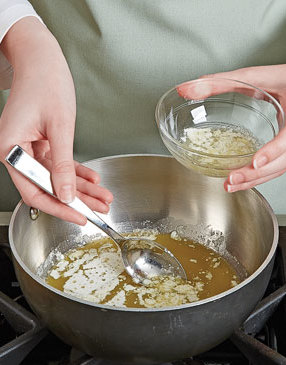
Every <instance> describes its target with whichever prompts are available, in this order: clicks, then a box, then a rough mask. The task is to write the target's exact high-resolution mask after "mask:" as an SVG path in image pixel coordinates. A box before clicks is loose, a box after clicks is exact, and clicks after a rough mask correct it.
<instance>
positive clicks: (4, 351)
mask: <svg viewBox="0 0 286 365" xmlns="http://www.w3.org/2000/svg"><path fill="white" fill-rule="evenodd" d="M7 242H8V227H6V226H5V227H3V226H2V227H0V365H20V364H21V365H120V364H118V363H114V362H110V361H107V360H100V359H95V358H91V357H89V356H88V355H85V354H83V353H81V352H79V351H78V350H76V349H74V348H71V347H70V346H68V345H67V344H65V343H63V342H62V341H61V340H60V339H58V338H57V337H56V336H54V335H53V334H52V333H50V332H49V331H48V330H47V329H46V328H45V327H44V326H43V325H42V324H41V323H40V322H39V320H38V319H37V318H36V317H35V315H34V314H33V312H32V311H31V309H30V308H29V306H28V304H27V302H26V301H25V298H24V296H23V294H22V292H21V289H20V287H19V284H18V282H17V279H16V276H15V273H14V269H13V265H12V262H11V253H10V249H9V245H8V243H7ZM285 274H286V227H280V238H279V247H278V250H277V255H276V261H275V265H274V270H273V273H272V277H271V280H270V282H269V285H268V288H267V291H266V293H265V296H264V298H263V299H262V301H261V302H260V303H259V304H258V306H257V307H256V308H255V310H254V311H253V312H252V314H251V315H250V316H249V317H248V319H247V320H246V321H245V322H244V324H243V325H242V327H241V328H239V329H237V330H236V331H235V333H234V334H233V335H232V336H231V337H230V339H229V340H227V341H225V342H223V343H222V344H220V345H219V346H217V347H215V348H213V349H212V350H210V351H208V352H206V353H203V354H200V355H198V356H195V357H194V358H192V359H184V360H178V361H175V362H172V363H165V364H161V365H276V364H277V365H278V364H279V365H286V326H285V324H286V316H285V314H286V306H285V304H286V303H285V301H284V300H283V298H284V296H285V295H286V275H285Z"/></svg>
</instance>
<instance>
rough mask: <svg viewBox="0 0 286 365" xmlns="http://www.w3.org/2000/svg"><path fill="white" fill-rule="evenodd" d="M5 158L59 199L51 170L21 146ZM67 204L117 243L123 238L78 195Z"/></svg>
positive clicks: (16, 147) (13, 149) (14, 148)
mask: <svg viewBox="0 0 286 365" xmlns="http://www.w3.org/2000/svg"><path fill="white" fill-rule="evenodd" d="M5 160H6V161H7V162H8V163H9V164H10V165H11V166H12V167H14V168H15V169H16V170H17V171H19V172H20V173H21V174H22V175H24V176H25V177H27V178H28V179H29V180H31V181H32V182H33V183H34V184H35V185H37V186H38V187H39V188H41V189H42V190H44V191H45V192H46V193H48V194H50V195H52V196H53V197H54V198H56V199H57V196H56V195H55V194H54V190H53V186H52V181H51V174H50V172H49V170H47V169H46V168H45V167H44V166H43V165H41V164H40V163H39V162H38V161H37V160H35V159H34V158H33V157H32V156H30V155H29V154H28V153H27V152H25V151H24V150H23V149H22V148H21V147H20V146H18V145H16V146H15V147H13V148H12V150H11V151H10V152H9V153H8V155H7V156H6V158H5ZM66 205H68V206H69V207H71V208H73V209H74V210H76V211H77V212H79V213H81V214H82V215H84V216H85V217H86V218H87V219H88V220H89V221H90V222H92V223H93V224H95V225H96V226H97V227H98V228H100V229H101V230H102V231H103V232H105V233H106V234H107V235H108V236H110V237H111V238H112V239H113V240H114V241H115V242H116V243H118V241H119V242H120V241H121V240H122V239H123V237H122V236H121V235H120V234H119V233H117V232H115V231H114V229H113V228H111V227H110V226H109V225H108V224H107V223H105V222H104V221H103V220H102V219H101V218H100V217H99V216H98V215H97V214H96V213H94V212H93V211H92V210H91V209H90V208H89V207H88V206H87V205H86V204H85V203H84V202H83V201H82V200H80V199H79V198H77V197H76V198H75V199H74V200H73V201H72V202H71V203H69V204H66Z"/></svg>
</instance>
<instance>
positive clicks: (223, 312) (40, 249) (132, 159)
mask: <svg viewBox="0 0 286 365" xmlns="http://www.w3.org/2000/svg"><path fill="white" fill-rule="evenodd" d="M87 165H88V166H89V167H91V168H93V169H95V170H96V171H97V172H98V173H99V174H100V176H101V181H102V184H103V186H105V187H107V188H108V189H110V190H111V191H112V192H113V194H114V196H115V200H114V202H113V203H112V207H111V212H110V213H109V214H108V216H107V217H105V219H107V221H108V222H109V223H110V224H112V226H113V227H115V228H116V229H117V230H118V231H119V232H127V231H128V232H130V231H132V230H133V229H136V228H154V227H158V228H159V229H160V230H163V231H165V232H166V231H171V230H174V229H176V228H177V229H183V231H184V232H188V234H190V233H192V232H195V236H196V237H198V238H199V239H200V240H201V242H202V243H203V244H206V245H209V246H210V247H212V248H213V249H215V250H217V251H219V252H220V253H222V254H223V255H225V257H226V258H232V263H233V264H235V265H237V268H238V269H239V270H240V272H241V273H242V274H241V275H243V273H245V272H247V273H248V277H247V278H246V279H244V280H243V281H242V283H241V284H239V285H238V286H236V287H234V288H232V289H230V290H228V291H226V292H223V293H221V294H219V295H217V296H214V297H211V298H208V299H206V300H202V301H199V302H196V303H192V304H187V305H183V306H180V307H169V308H162V309H131V308H116V307H110V306H106V305H97V304H94V303H90V302H87V301H84V300H80V299H77V298H74V297H72V296H70V295H67V294H64V293H63V292H61V291H58V290H56V289H54V288H52V287H50V286H49V285H47V284H46V283H45V281H44V279H43V277H41V276H40V274H39V272H40V271H39V267H41V268H42V272H44V267H43V264H44V263H45V262H46V259H47V257H48V256H49V254H50V253H51V252H52V251H53V250H55V249H56V248H57V249H58V250H59V251H61V252H65V251H66V250H68V249H69V248H71V247H74V246H75V245H76V244H78V243H79V242H82V241H83V240H86V238H87V237H88V236H90V235H93V234H95V233H98V232H99V231H98V232H97V231H96V228H94V227H93V225H91V224H89V223H88V224H87V225H86V226H85V227H79V226H77V225H74V224H70V223H67V222H64V221H61V220H59V219H57V218H55V217H52V216H49V215H47V214H44V213H42V212H40V214H39V215H38V216H36V215H35V214H31V211H30V208H29V207H27V206H26V205H25V204H24V203H23V202H20V203H19V204H18V205H17V207H16V209H15V211H14V213H13V216H12V219H11V223H10V228H9V237H10V244H11V249H12V252H13V259H14V266H15V269H16V273H17V277H18V280H19V283H20V285H21V288H22V290H23V293H24V295H25V297H26V299H27V300H28V302H29V303H30V305H31V307H32V309H33V310H34V311H35V313H36V314H37V315H38V316H39V317H40V318H41V319H42V320H43V322H44V323H45V324H46V325H47V326H48V327H49V329H50V330H51V331H52V332H54V333H55V334H56V335H57V336H59V337H60V338H61V339H62V340H63V341H65V342H67V343H68V344H70V345H72V346H74V347H76V348H78V349H80V350H82V351H84V352H85V353H87V354H90V355H94V356H96V357H98V358H108V359H113V360H116V361H119V362H120V363H124V362H126V363H130V364H140V363H141V364H153V363H160V362H161V363H162V362H166V361H171V360H177V359H182V358H186V357H190V356H193V355H195V354H198V353H201V352H204V351H206V350H208V349H210V348H211V347H213V346H215V345H217V344H219V343H220V342H222V341H224V340H225V339H226V338H228V337H229V336H230V335H231V333H232V332H233V331H234V330H235V329H236V328H237V327H239V325H240V324H241V323H242V322H243V321H244V320H245V319H246V318H247V316H248V315H249V313H250V312H251V311H252V309H253V308H254V306H255V305H256V304H257V302H258V301H259V300H260V299H261V297H262V296H263V294H264V291H265V289H266V287H267V284H268V281H269V278H270V275H271V271H272V267H273V262H274V254H275V250H276V247H277V242H278V224H277V220H276V218H275V215H274V214H273V212H272V209H271V208H270V206H269V205H268V203H267V202H266V200H265V199H264V198H263V197H262V196H261V195H260V194H259V193H258V192H257V191H256V190H255V189H252V190H248V191H242V192H237V193H233V194H228V193H226V192H225V191H224V190H223V186H222V185H223V182H222V180H221V179H216V178H211V177H206V176H203V175H199V174H196V173H193V172H192V171H190V170H187V169H185V168H184V167H183V166H181V165H180V164H179V163H178V162H176V161H175V160H174V159H173V158H171V157H167V156H158V155H129V156H128V155H127V156H115V157H109V158H103V159H98V160H93V161H90V162H88V163H87ZM124 222H128V224H125V223H124ZM50 256H51V255H50Z"/></svg>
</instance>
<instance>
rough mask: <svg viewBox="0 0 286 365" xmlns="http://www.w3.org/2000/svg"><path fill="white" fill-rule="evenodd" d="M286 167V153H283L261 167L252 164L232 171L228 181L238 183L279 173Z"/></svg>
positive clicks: (233, 183) (231, 183) (232, 183)
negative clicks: (254, 166)
mask: <svg viewBox="0 0 286 365" xmlns="http://www.w3.org/2000/svg"><path fill="white" fill-rule="evenodd" d="M285 168H286V153H284V154H282V155H281V156H279V157H278V158H276V159H275V160H273V161H271V162H270V163H268V164H267V165H265V166H262V167H260V168H259V169H254V168H253V166H252V165H249V166H245V167H243V168H241V169H238V170H235V171H232V172H231V173H230V174H229V178H228V183H229V184H230V185H238V184H242V183H246V182H250V181H254V180H257V179H261V178H264V177H266V176H269V175H273V174H276V173H279V171H281V170H284V169H285Z"/></svg>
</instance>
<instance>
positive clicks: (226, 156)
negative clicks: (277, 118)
mask: <svg viewBox="0 0 286 365" xmlns="http://www.w3.org/2000/svg"><path fill="white" fill-rule="evenodd" d="M208 81H230V82H233V83H236V84H238V85H245V86H247V87H250V88H252V89H255V90H256V91H258V92H260V93H262V94H264V95H266V96H267V97H268V98H269V99H270V100H271V101H272V103H273V104H275V106H276V107H277V108H278V109H279V111H280V113H281V116H282V123H281V124H282V125H281V126H280V127H279V132H280V130H281V129H282V128H283V127H284V125H285V113H284V110H283V108H282V106H281V105H280V103H279V102H278V101H277V100H276V99H275V98H274V97H273V96H272V95H271V94H269V93H268V92H267V91H265V90H262V89H260V88H258V87H256V86H253V85H251V84H248V83H247V82H244V81H239V80H235V79H228V78H222V77H215V78H212V77H204V78H201V79H196V80H189V81H186V82H182V83H181V84H179V85H177V86H174V87H172V88H171V89H169V90H167V91H166V92H165V93H164V94H163V95H162V96H161V97H160V99H159V101H158V103H157V105H156V109H155V120H156V123H157V126H158V128H159V131H160V133H164V135H165V137H166V138H167V139H169V140H170V141H171V142H172V143H173V144H175V145H176V146H177V147H178V148H179V149H180V150H183V151H184V152H190V153H192V154H194V155H197V156H205V157H212V158H216V159H227V158H228V159H235V158H247V157H251V156H253V155H254V154H255V153H256V152H255V153H254V152H253V153H247V154H242V155H215V154H210V153H206V152H200V151H198V150H194V149H192V148H186V147H183V146H182V144H181V143H180V142H178V141H177V140H176V139H175V138H173V137H172V136H170V134H169V133H168V132H166V131H165V129H163V130H162V129H161V128H160V122H159V108H160V106H161V104H162V102H163V101H164V99H165V98H166V97H167V96H168V95H169V94H170V93H172V92H173V91H176V89H177V87H178V86H180V85H182V84H184V85H185V84H190V83H192V84H193V83H203V82H208ZM189 100H191V99H189ZM198 100H201V101H202V100H205V99H198ZM279 132H278V133H279ZM274 133H275V132H274ZM276 136H277V134H276V133H275V136H274V137H276Z"/></svg>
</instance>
